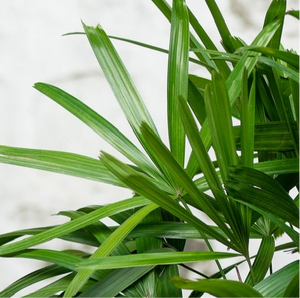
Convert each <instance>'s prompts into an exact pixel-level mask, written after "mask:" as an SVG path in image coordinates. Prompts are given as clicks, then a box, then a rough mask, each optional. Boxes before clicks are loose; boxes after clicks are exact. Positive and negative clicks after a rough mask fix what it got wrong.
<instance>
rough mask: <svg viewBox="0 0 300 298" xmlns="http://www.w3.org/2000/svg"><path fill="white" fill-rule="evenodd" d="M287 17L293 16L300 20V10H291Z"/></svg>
mask: <svg viewBox="0 0 300 298" xmlns="http://www.w3.org/2000/svg"><path fill="white" fill-rule="evenodd" d="M286 14H287V15H291V16H293V17H295V18H296V19H298V20H299V10H289V11H287V12H286Z"/></svg>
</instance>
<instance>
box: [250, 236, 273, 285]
mask: <svg viewBox="0 0 300 298" xmlns="http://www.w3.org/2000/svg"><path fill="white" fill-rule="evenodd" d="M274 251H275V241H274V237H273V236H264V237H263V238H262V242H261V244H260V247H259V249H258V253H257V255H256V257H255V261H254V263H253V265H252V268H251V272H249V274H248V276H247V278H246V280H245V283H246V284H248V285H250V286H254V285H255V284H257V283H258V282H260V281H262V280H263V279H264V277H265V276H266V274H267V272H268V270H269V269H270V266H271V263H272V260H273V256H274ZM253 278H254V279H255V280H253Z"/></svg>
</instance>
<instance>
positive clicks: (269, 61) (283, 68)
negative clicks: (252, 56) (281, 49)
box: [258, 56, 299, 83]
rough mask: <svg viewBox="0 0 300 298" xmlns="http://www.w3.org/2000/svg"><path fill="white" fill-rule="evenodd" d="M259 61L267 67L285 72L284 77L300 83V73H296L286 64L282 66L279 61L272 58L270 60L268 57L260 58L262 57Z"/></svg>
mask: <svg viewBox="0 0 300 298" xmlns="http://www.w3.org/2000/svg"><path fill="white" fill-rule="evenodd" d="M258 61H259V62H261V63H263V64H265V65H268V66H270V67H272V69H276V70H278V71H279V72H283V75H284V76H286V77H288V78H290V79H292V80H294V81H295V82H297V83H299V72H298V71H296V70H294V69H292V68H290V67H288V66H285V65H284V64H282V63H280V62H278V61H275V60H273V59H271V58H268V57H263V56H260V57H258Z"/></svg>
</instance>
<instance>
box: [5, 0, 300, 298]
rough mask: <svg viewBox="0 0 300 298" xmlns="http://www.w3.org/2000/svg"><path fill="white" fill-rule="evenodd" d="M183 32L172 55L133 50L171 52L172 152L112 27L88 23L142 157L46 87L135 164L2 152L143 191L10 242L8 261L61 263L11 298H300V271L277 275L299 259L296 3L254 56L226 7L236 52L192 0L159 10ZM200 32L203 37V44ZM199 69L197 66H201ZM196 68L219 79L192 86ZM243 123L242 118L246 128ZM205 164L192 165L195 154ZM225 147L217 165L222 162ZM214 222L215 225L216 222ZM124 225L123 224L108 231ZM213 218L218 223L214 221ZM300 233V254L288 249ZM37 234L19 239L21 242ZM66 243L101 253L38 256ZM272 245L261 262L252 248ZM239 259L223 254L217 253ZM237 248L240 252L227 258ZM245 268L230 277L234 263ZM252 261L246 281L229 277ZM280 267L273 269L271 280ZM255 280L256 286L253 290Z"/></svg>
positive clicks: (79, 105) (268, 22) (254, 46)
mask: <svg viewBox="0 0 300 298" xmlns="http://www.w3.org/2000/svg"><path fill="white" fill-rule="evenodd" d="M153 3H154V4H155V5H156V6H157V7H158V9H159V10H160V11H161V12H162V13H163V14H164V15H165V17H166V18H168V19H169V21H170V24H171V34H170V46H169V49H168V50H165V49H159V48H157V47H154V46H151V45H146V44H142V43H139V42H136V41H132V40H125V41H126V42H131V43H135V44H138V45H140V46H144V47H148V48H150V49H152V50H158V51H161V52H164V53H167V54H168V86H167V89H168V92H167V105H168V111H167V122H168V132H169V144H164V143H163V142H162V140H161V138H160V136H159V132H158V130H157V128H156V126H155V123H154V122H153V120H152V118H151V115H150V114H149V112H148V110H147V107H146V106H145V104H144V103H143V100H142V98H141V97H140V95H139V93H138V91H137V89H136V87H135V85H134V83H133V81H132V80H131V78H130V75H129V74H128V72H127V70H126V68H125V66H124V64H123V62H122V60H121V59H120V57H119V55H118V53H117V52H116V50H115V48H114V46H113V44H112V42H111V39H112V37H109V36H108V35H107V34H106V32H105V31H104V29H103V28H102V27H101V26H100V25H98V26H97V27H89V26H87V25H85V24H83V28H84V32H83V34H85V35H86V37H87V39H88V41H89V43H90V45H91V48H92V50H93V52H94V54H95V57H96V59H97V61H98V63H99V65H100V67H101V69H102V72H103V73H104V75H105V77H106V78H107V81H108V82H109V84H110V86H111V88H112V90H113V91H114V93H115V97H116V99H117V101H118V103H119V104H120V106H121V108H122V110H123V113H124V115H125V116H126V118H127V121H128V122H129V124H130V125H131V127H132V130H133V131H134V133H135V135H136V138H137V139H138V141H139V142H140V144H141V145H142V147H143V148H144V151H141V150H140V149H138V148H137V147H136V146H135V145H134V144H133V143H132V142H131V141H130V140H129V139H128V138H126V136H124V135H123V134H122V133H121V132H120V131H119V130H118V129H117V128H116V127H114V126H113V125H112V124H111V123H110V122H109V121H108V120H106V119H105V118H103V117H102V116H101V115H100V114H98V113H97V112H96V111H94V110H92V109H91V108H89V107H88V106H87V105H85V104H84V103H83V102H81V101H80V100H78V99H77V98H75V97H73V96H72V95H70V94H68V93H66V92H64V91H63V90H61V89H59V88H57V87H54V86H51V85H48V84H45V83H36V84H35V88H36V89H37V90H38V91H40V92H41V93H43V94H44V95H46V96H48V97H49V98H50V99H52V100H54V101H55V102H57V103H58V104H59V105H61V106H62V107H64V108H65V109H66V110H67V111H69V112H70V113H72V114H73V115H74V116H76V117H77V118H78V119H79V120H81V121H82V122H83V123H85V124H86V125H87V126H89V127H90V128H91V129H93V130H94V131H95V133H97V134H98V135H99V136H100V137H101V138H102V139H104V140H105V141H107V142H108V143H109V144H110V145H112V146H113V147H114V148H116V149H117V150H118V151H119V152H120V153H122V154H123V155H124V156H125V157H126V158H127V160H128V162H127V163H124V162H121V161H120V160H118V159H117V158H115V157H114V156H112V155H110V154H109V153H106V152H101V154H100V157H99V158H90V157H86V156H81V155H77V154H73V153H67V152H55V151H45V150H34V149H24V148H12V147H7V146H1V147H0V154H1V155H0V161H1V162H3V163H10V164H15V165H21V166H26V167H32V168H37V169H43V170H48V171H54V172H59V173H64V174H68V175H74V176H78V177H82V178H85V179H92V180H95V181H99V182H104V183H110V184H113V185H116V186H119V187H126V188H130V189H131V190H133V191H134V195H133V197H132V198H129V199H127V200H123V201H119V202H117V203H113V204H109V205H105V206H88V207H84V208H82V209H79V210H76V211H61V212H60V213H59V214H60V215H64V216H66V217H67V218H69V219H71V220H70V221H67V222H66V223H64V224H62V225H58V226H55V227H41V228H35V229H27V230H22V231H16V232H12V233H8V234H5V235H1V237H0V242H1V245H2V246H1V247H0V255H1V256H3V257H26V258H33V259H38V260H44V261H47V262H50V263H52V265H49V266H47V267H45V268H42V269H40V270H38V271H35V272H33V273H31V274H30V275H28V276H25V277H24V278H22V279H21V280H19V281H17V282H16V283H14V284H12V285H11V286H9V287H7V288H6V289H4V290H3V291H2V292H1V296H11V295H13V294H15V293H17V292H18V291H19V290H21V289H23V288H25V287H27V286H29V285H31V284H34V283H36V282H38V281H40V280H44V279H46V278H48V277H53V276H57V277H58V279H57V280H56V281H54V282H53V281H51V282H49V284H48V285H47V286H45V287H43V288H41V289H40V290H37V291H35V292H34V293H31V294H30V295H29V296H32V297H33V296H35V297H36V296H39V297H50V296H51V297H53V296H64V297H72V296H82V297H113V296H121V295H122V296H130V297H180V296H182V293H181V289H191V290H193V291H192V293H191V297H200V296H202V295H203V293H204V292H208V293H210V294H212V295H215V296H222V297H246V296H247V297H263V296H264V297H279V296H284V297H292V296H293V295H296V294H297V286H298V276H299V270H298V262H293V263H290V264H288V265H286V266H285V267H283V268H282V269H280V270H279V271H277V272H272V262H273V261H274V260H276V256H275V254H274V253H275V251H280V250H284V249H285V250H286V249H289V250H293V251H294V252H295V251H297V250H298V245H299V234H298V232H297V229H298V228H299V211H298V206H299V197H298V194H297V196H296V197H295V198H292V197H291V196H290V195H289V192H290V190H291V189H293V188H294V189H296V190H297V191H298V173H299V169H298V166H299V159H298V150H299V148H298V122H299V102H298V99H299V74H298V70H299V56H298V55H297V54H296V53H294V52H293V51H287V50H286V49H285V48H284V47H283V45H281V36H282V28H283V24H284V19H285V17H292V16H294V17H297V18H299V12H296V11H288V12H286V1H284V0H280V1H275V0H274V1H273V2H272V3H271V5H270V7H269V9H268V11H267V14H266V17H265V22H264V25H263V28H262V30H261V31H260V32H259V33H258V34H257V36H256V38H255V39H254V40H253V42H252V43H251V44H250V45H248V44H246V43H245V42H244V41H243V40H242V39H240V38H236V37H233V36H232V35H231V33H230V31H229V29H228V27H227V25H226V23H225V21H224V19H223V17H222V14H221V12H220V11H219V9H218V6H217V5H216V3H215V2H214V1H213V0H210V1H209V0H207V1H206V3H207V5H208V7H209V9H210V12H211V14H212V16H213V18H214V21H215V23H216V26H217V28H218V30H219V33H220V36H221V39H222V43H221V44H222V47H223V50H219V49H218V47H217V45H215V44H214V43H213V41H212V40H211V39H210V38H209V36H208V35H207V34H206V32H205V30H204V29H203V27H202V26H201V24H200V22H199V21H198V19H197V18H196V16H195V15H194V14H193V13H192V12H191V11H190V10H189V9H188V7H187V6H186V5H185V2H184V1H183V0H180V1H173V4H172V7H170V6H169V4H168V3H167V2H165V1H164V0H153ZM191 28H193V33H191V32H190V30H191ZM192 57H193V58H192ZM189 63H195V64H197V65H198V67H201V68H205V69H206V70H207V74H208V75H207V77H199V76H196V75H192V74H189ZM233 119H236V120H237V121H235V122H234V123H237V124H236V125H235V126H234V125H233ZM187 141H188V143H189V145H190V147H191V149H192V153H191V154H190V155H189V157H188V158H187V159H186V156H187V154H186V147H187V144H186V142H187ZM211 148H212V149H213V151H214V153H215V156H216V158H215V159H214V158H212V157H211V155H210V154H208V151H209V150H210V149H211ZM202 214H205V215H206V216H205V217H204V216H202ZM106 217H110V218H111V219H113V220H114V221H115V222H116V226H106V225H105V224H104V223H103V222H102V221H101V220H102V219H104V218H106ZM206 218H209V220H207V219H206ZM283 233H285V234H287V235H288V236H289V238H290V242H288V243H286V244H285V245H281V246H276V242H275V240H276V238H277V237H279V236H280V235H282V234H283ZM24 235H30V237H27V238H25V239H21V240H19V241H15V242H13V243H10V242H11V241H13V240H15V239H16V238H18V237H21V236H24ZM54 238H59V239H63V240H67V241H71V242H77V243H81V244H85V245H89V246H91V247H94V248H95V250H94V253H93V254H88V253H86V252H85V251H84V249H83V250H78V251H56V250H47V249H39V248H32V247H36V246H37V245H39V244H42V243H45V242H47V241H50V240H52V239H54ZM254 238H255V239H261V242H260V246H259V248H258V249H257V253H256V254H255V255H250V252H249V244H250V242H251V240H252V239H254ZM187 239H202V240H203V242H204V243H205V244H206V246H207V250H206V251H192V252H191V251H185V249H184V248H185V242H186V240H187ZM216 241H217V242H219V243H222V244H223V245H224V247H225V251H215V249H214V245H213V244H214V243H215V242H216ZM227 250H229V251H227ZM229 258H232V259H231V260H232V263H231V265H230V266H229V267H225V268H224V266H223V265H222V261H221V260H222V259H229ZM201 261H213V262H215V263H216V265H217V268H218V269H217V271H216V272H215V273H214V274H212V275H210V276H207V274H205V272H201V271H198V272H197V274H198V277H199V280H197V281H192V280H188V279H184V278H182V277H179V275H180V274H179V267H180V266H184V267H185V268H187V269H189V268H190V267H189V266H188V263H190V262H201ZM243 262H246V263H247V264H248V274H247V275H246V276H245V278H244V279H242V280H238V277H237V278H236V280H228V279H227V274H228V272H230V271H231V270H235V268H236V266H238V265H239V264H241V263H243ZM270 268H271V269H270ZM241 281H242V282H241Z"/></svg>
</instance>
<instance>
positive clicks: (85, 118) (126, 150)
mask: <svg viewBox="0 0 300 298" xmlns="http://www.w3.org/2000/svg"><path fill="white" fill-rule="evenodd" d="M34 87H35V88H36V89H37V90H39V91H40V92H42V93H43V94H45V95H46V96H48V97H49V98H51V99H52V100H54V101H55V102H57V103H58V104H59V105H61V106H62V107H64V108H65V109H66V110H68V111H69V112H70V113H72V114H73V115H74V116H76V117H77V118H78V119H80V120H81V121H82V122H83V123H85V124H86V125H88V126H89V127H90V128H91V129H93V130H94V131H95V132H96V133H97V134H98V135H99V136H100V137H101V138H103V139H104V140H105V141H106V142H107V143H109V144H110V145H112V146H113V147H114V148H115V149H117V150H118V151H119V152H120V153H122V154H123V155H124V156H125V157H127V158H128V159H129V160H131V161H132V162H133V163H135V164H136V165H137V166H139V167H140V168H141V169H144V170H145V171H146V172H147V173H149V174H150V173H152V174H153V175H154V176H157V174H158V172H157V170H156V169H155V168H154V166H153V165H152V164H151V162H150V161H149V160H148V159H147V158H146V156H145V155H144V154H143V153H142V152H141V151H140V150H139V149H138V148H137V147H136V146H135V145H134V144H133V143H132V142H131V141H129V140H128V139H127V138H126V137H125V136H124V135H123V134H122V133H121V132H120V131H119V130H118V129H117V128H116V127H115V126H113V125H112V124H111V123H110V122H108V121H107V120H106V119H104V118H103V117H102V116H100V115H99V114H98V113H96V112H95V111H94V110H92V109H91V108H89V107H88V106H87V105H85V104H84V103H83V102H81V101H80V100H78V99H77V98H75V97H74V96H72V95H70V94H68V93H66V92H65V91H63V90H61V89H59V88H57V87H54V86H51V85H48V84H44V83H36V84H35V85H34Z"/></svg>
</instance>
